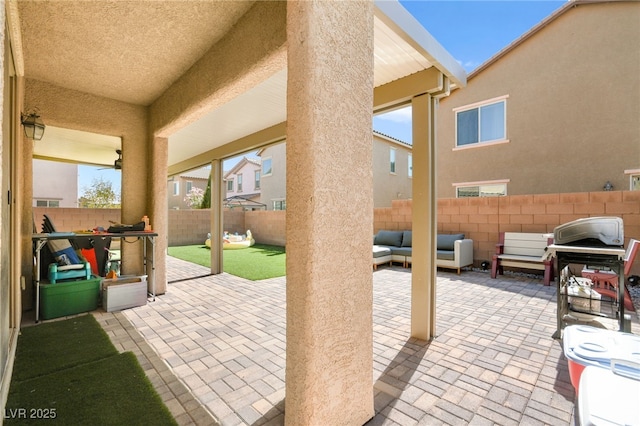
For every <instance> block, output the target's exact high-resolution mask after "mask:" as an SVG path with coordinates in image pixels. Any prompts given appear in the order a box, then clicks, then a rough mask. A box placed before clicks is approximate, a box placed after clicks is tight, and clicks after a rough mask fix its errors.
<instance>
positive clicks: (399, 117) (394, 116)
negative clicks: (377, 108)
mask: <svg viewBox="0 0 640 426" xmlns="http://www.w3.org/2000/svg"><path fill="white" fill-rule="evenodd" d="M376 118H378V119H380V120H388V121H393V122H395V123H411V107H410V106H409V107H404V108H400V109H396V110H393V111H391V112H386V113H384V114H380V115H377V116H376Z"/></svg>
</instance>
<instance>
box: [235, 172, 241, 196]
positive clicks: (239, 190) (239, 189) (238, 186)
mask: <svg viewBox="0 0 640 426" xmlns="http://www.w3.org/2000/svg"><path fill="white" fill-rule="evenodd" d="M236 179H237V180H238V183H237V184H236V186H237V188H238V192H242V175H236Z"/></svg>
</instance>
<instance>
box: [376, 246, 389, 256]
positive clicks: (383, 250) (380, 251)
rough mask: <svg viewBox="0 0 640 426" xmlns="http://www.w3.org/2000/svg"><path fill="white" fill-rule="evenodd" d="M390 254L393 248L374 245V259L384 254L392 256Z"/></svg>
mask: <svg viewBox="0 0 640 426" xmlns="http://www.w3.org/2000/svg"><path fill="white" fill-rule="evenodd" d="M390 255H391V249H390V248H389V247H383V246H373V258H374V259H375V258H376V257H384V256H390Z"/></svg>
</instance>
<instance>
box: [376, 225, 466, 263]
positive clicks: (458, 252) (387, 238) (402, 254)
mask: <svg viewBox="0 0 640 426" xmlns="http://www.w3.org/2000/svg"><path fill="white" fill-rule="evenodd" d="M412 243H413V235H412V233H411V231H386V230H381V231H379V232H378V233H377V234H376V235H375V236H374V237H373V269H374V270H375V269H377V267H378V265H381V264H383V263H389V265H392V264H393V262H399V263H402V266H404V267H405V268H406V267H408V266H409V264H410V263H411V246H412ZM436 245H437V254H436V266H438V267H439V268H449V269H456V270H457V271H458V274H460V269H461V268H463V267H465V266H469V265H472V264H473V240H470V239H465V238H464V234H438V235H437V237H436Z"/></svg>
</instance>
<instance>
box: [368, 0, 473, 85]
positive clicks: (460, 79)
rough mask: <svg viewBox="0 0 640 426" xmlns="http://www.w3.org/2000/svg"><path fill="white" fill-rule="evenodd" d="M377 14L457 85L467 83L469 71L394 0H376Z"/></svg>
mask: <svg viewBox="0 0 640 426" xmlns="http://www.w3.org/2000/svg"><path fill="white" fill-rule="evenodd" d="M374 13H375V16H376V17H377V18H378V19H380V20H381V21H382V22H384V23H385V24H386V25H387V26H388V27H389V28H391V29H392V30H393V31H394V32H395V33H396V34H398V35H399V36H400V37H402V38H403V39H404V40H405V41H406V42H407V43H408V44H410V45H411V46H412V47H413V48H414V49H416V51H418V52H420V54H421V55H423V56H424V57H425V58H427V60H428V61H429V62H430V63H432V64H433V65H434V66H435V67H436V68H438V69H439V70H440V71H441V72H442V73H444V74H445V75H446V76H447V77H449V79H450V80H451V82H452V83H453V84H455V85H456V86H461V87H462V86H465V85H466V84H467V73H466V72H465V71H464V69H463V68H462V66H461V65H460V64H459V63H458V61H456V60H455V59H454V57H453V56H451V54H450V53H449V52H447V51H446V50H445V48H444V47H442V45H441V44H440V43H439V42H438V41H437V40H436V39H435V38H434V37H433V36H432V35H431V34H430V33H429V32H428V31H427V30H426V29H425V28H424V27H423V26H422V25H421V24H420V23H419V22H418V21H417V20H416V18H414V17H413V15H411V14H410V13H409V12H408V11H407V9H405V8H404V7H402V5H401V4H400V3H399V2H398V1H396V0H394V1H389V0H375V12H374Z"/></svg>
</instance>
